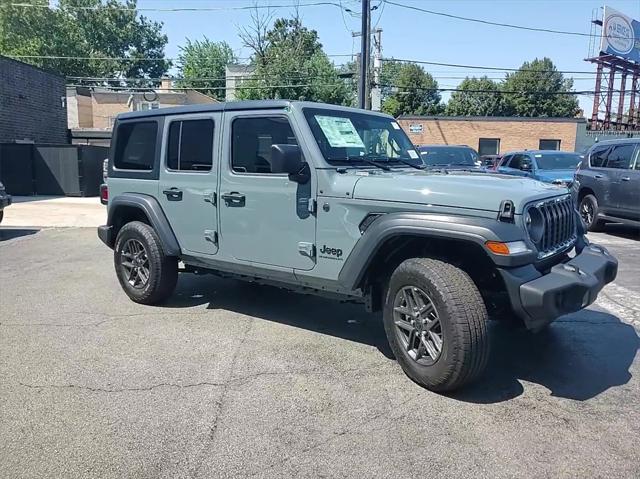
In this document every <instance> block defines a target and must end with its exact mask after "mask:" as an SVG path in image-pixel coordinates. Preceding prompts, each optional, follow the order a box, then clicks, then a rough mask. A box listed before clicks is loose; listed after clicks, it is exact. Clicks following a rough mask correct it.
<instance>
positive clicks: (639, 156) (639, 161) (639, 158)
mask: <svg viewBox="0 0 640 479" xmlns="http://www.w3.org/2000/svg"><path fill="white" fill-rule="evenodd" d="M633 169H634V170H636V171H640V146H638V148H636V164H635V166H634V168H633Z"/></svg>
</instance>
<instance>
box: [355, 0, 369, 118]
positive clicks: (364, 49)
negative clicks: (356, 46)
mask: <svg viewBox="0 0 640 479" xmlns="http://www.w3.org/2000/svg"><path fill="white" fill-rule="evenodd" d="M370 14H371V9H370V0H362V27H361V30H360V33H361V36H360V39H361V42H360V78H359V79H358V106H359V107H360V108H366V107H367V103H368V102H367V96H368V95H367V91H368V81H367V80H368V78H367V77H368V72H369V55H370V49H369V40H370V39H369V31H370V28H371V20H370V18H369V16H370Z"/></svg>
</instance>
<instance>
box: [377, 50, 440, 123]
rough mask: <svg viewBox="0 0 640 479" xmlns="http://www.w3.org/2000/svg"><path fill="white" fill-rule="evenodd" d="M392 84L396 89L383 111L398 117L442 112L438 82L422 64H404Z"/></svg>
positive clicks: (385, 103)
mask: <svg viewBox="0 0 640 479" xmlns="http://www.w3.org/2000/svg"><path fill="white" fill-rule="evenodd" d="M392 86H393V87H394V90H395V91H394V92H393V94H391V95H390V96H389V97H388V98H387V99H386V100H385V101H384V103H383V104H382V111H384V112H385V113H388V114H390V115H393V116H396V117H397V116H400V115H435V114H438V113H442V111H443V107H442V103H440V101H441V99H442V97H441V96H440V92H439V91H438V82H437V81H436V80H435V79H434V78H433V77H432V76H431V75H430V74H429V73H427V72H425V71H424V69H423V68H422V67H421V66H419V65H416V64H413V63H405V64H403V65H402V67H401V68H400V70H399V72H398V73H397V80H396V82H395V83H394V84H393V85H392Z"/></svg>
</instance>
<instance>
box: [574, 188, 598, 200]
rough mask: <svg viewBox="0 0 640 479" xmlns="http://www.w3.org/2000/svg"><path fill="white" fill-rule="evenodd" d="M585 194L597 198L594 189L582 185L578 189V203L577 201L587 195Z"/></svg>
mask: <svg viewBox="0 0 640 479" xmlns="http://www.w3.org/2000/svg"><path fill="white" fill-rule="evenodd" d="M587 195H593V196H594V197H595V198H596V200H597V199H598V198H597V197H596V192H595V191H593V190H592V189H591V188H590V187H588V186H584V187H582V188H580V191H578V203H579V202H580V201H582V198H584V197H585V196H587Z"/></svg>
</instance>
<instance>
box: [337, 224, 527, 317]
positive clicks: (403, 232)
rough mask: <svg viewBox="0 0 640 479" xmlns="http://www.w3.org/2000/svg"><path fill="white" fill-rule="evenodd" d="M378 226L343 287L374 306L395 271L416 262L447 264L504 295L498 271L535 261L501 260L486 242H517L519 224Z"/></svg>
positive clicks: (356, 254)
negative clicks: (406, 262)
mask: <svg viewBox="0 0 640 479" xmlns="http://www.w3.org/2000/svg"><path fill="white" fill-rule="evenodd" d="M387 216H388V217H387V218H382V217H381V218H379V219H377V220H375V221H374V222H373V223H372V224H371V226H370V227H369V229H367V230H366V231H365V233H364V234H363V237H362V238H361V239H360V241H358V243H356V246H355V247H354V250H353V251H352V252H351V254H350V255H349V257H348V258H347V260H346V262H345V265H344V267H343V268H342V270H341V272H340V275H339V281H340V283H341V284H342V285H343V286H344V287H346V288H349V289H362V290H363V291H364V292H365V293H366V294H367V295H371V299H372V300H373V302H372V304H371V309H373V310H376V309H377V307H376V306H379V305H376V303H375V302H376V301H377V299H376V298H379V297H381V295H380V294H377V293H380V292H381V290H383V289H384V285H385V283H386V281H387V280H388V278H389V277H390V275H391V273H392V272H393V270H394V269H395V268H396V267H397V266H398V265H399V264H400V263H401V262H402V261H404V260H406V259H408V258H411V257H432V258H437V259H442V260H444V261H447V262H449V263H451V264H454V265H456V266H458V267H460V268H461V269H463V270H464V271H465V272H467V274H469V276H470V277H471V278H472V279H473V280H474V282H476V284H478V287H479V289H481V290H483V291H493V292H496V293H498V292H500V291H504V290H505V289H504V285H503V284H501V282H502V278H501V277H500V275H499V273H498V271H497V266H515V265H516V264H515V261H518V262H525V263H526V262H530V261H531V259H530V258H526V257H521V258H518V259H517V260H516V258H511V257H506V256H496V255H494V254H492V253H489V252H488V251H487V249H486V248H485V246H484V245H485V242H486V241H489V240H492V241H516V240H521V239H522V232H521V231H520V230H519V228H517V227H516V226H515V225H513V224H508V223H500V222H498V221H496V220H491V219H488V218H464V219H463V218H460V217H451V216H439V215H425V214H400V215H397V214H389V215H387Z"/></svg>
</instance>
